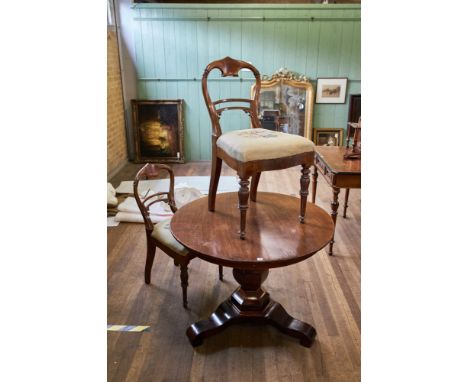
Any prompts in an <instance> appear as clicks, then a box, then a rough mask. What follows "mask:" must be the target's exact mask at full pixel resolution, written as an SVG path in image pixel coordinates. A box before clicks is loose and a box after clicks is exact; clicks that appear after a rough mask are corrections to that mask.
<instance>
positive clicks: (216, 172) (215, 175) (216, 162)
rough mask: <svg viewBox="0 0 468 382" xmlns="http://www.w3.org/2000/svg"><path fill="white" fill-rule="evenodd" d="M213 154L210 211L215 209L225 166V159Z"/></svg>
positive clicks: (209, 198) (209, 191) (209, 196)
mask: <svg viewBox="0 0 468 382" xmlns="http://www.w3.org/2000/svg"><path fill="white" fill-rule="evenodd" d="M212 155H213V156H214V157H213V158H212V161H211V177H210V188H209V190H208V211H214V210H215V204H216V191H217V190H218V183H219V176H220V175H221V167H222V166H223V161H222V160H221V159H220V158H218V157H216V156H215V155H216V154H212Z"/></svg>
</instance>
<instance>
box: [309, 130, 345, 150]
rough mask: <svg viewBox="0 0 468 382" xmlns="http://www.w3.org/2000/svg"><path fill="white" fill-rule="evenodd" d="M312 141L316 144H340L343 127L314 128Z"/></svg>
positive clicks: (341, 143) (341, 142)
mask: <svg viewBox="0 0 468 382" xmlns="http://www.w3.org/2000/svg"><path fill="white" fill-rule="evenodd" d="M313 141H314V143H315V144H316V145H317V146H342V145H343V129H331V128H330V129H314V139H313Z"/></svg>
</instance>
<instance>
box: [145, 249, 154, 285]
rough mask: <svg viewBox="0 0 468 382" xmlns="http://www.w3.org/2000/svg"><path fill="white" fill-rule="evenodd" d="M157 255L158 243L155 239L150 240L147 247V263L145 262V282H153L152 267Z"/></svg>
mask: <svg viewBox="0 0 468 382" xmlns="http://www.w3.org/2000/svg"><path fill="white" fill-rule="evenodd" d="M155 255H156V244H155V242H154V241H153V240H148V245H147V248H146V264H145V283H146V284H149V283H150V282H151V268H152V267H153V261H154V256H155Z"/></svg>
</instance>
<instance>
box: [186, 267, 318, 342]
mask: <svg viewBox="0 0 468 382" xmlns="http://www.w3.org/2000/svg"><path fill="white" fill-rule="evenodd" d="M268 272H269V271H268V269H267V270H247V269H237V268H234V270H233V274H234V278H235V279H236V281H237V282H238V283H239V284H240V287H239V288H237V289H236V290H235V291H234V293H233V294H232V295H231V297H229V299H227V300H226V301H224V302H223V303H222V304H221V305H220V306H219V307H218V309H216V311H215V312H214V313H213V314H212V315H211V316H210V318H209V319H208V320H203V321H199V322H196V323H195V324H192V325H191V326H190V327H189V328H188V329H187V336H188V338H189V340H190V342H191V344H192V345H193V346H199V345H201V344H202V342H203V339H205V338H207V337H210V336H212V335H214V334H216V333H219V332H220V331H221V330H223V329H225V328H226V327H228V326H230V325H232V324H237V323H240V322H254V323H261V324H270V325H273V326H274V327H276V328H277V329H278V330H280V331H281V332H283V333H285V334H287V335H289V336H291V337H295V338H298V339H299V340H300V343H301V345H303V346H306V347H310V346H312V342H313V341H314V338H315V335H316V331H315V329H314V328H313V327H312V326H310V325H309V324H306V323H305V322H302V321H299V320H296V319H295V318H293V317H291V316H290V315H289V314H288V313H287V312H286V310H285V309H284V308H283V307H282V306H281V304H279V303H277V302H276V301H274V300H272V299H270V295H269V294H268V293H267V292H265V291H264V290H263V289H262V288H261V285H262V283H263V281H265V280H266V278H267V276H268Z"/></svg>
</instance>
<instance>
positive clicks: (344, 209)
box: [343, 188, 349, 218]
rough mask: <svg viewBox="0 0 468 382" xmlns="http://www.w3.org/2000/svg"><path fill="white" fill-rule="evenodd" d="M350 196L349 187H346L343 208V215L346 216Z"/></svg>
mask: <svg viewBox="0 0 468 382" xmlns="http://www.w3.org/2000/svg"><path fill="white" fill-rule="evenodd" d="M348 198H349V188H347V189H346V192H345V199H344V208H343V217H344V218H346V210H347V209H348Z"/></svg>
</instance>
